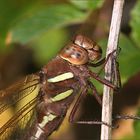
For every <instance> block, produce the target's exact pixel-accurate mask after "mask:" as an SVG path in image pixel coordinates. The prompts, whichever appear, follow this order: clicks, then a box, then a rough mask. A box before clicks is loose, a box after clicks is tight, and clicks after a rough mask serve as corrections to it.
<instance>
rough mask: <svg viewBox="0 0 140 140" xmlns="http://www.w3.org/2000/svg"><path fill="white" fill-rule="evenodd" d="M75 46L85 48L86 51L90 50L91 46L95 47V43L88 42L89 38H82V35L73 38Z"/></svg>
mask: <svg viewBox="0 0 140 140" xmlns="http://www.w3.org/2000/svg"><path fill="white" fill-rule="evenodd" d="M74 43H75V44H77V45H79V46H80V47H83V48H85V49H86V50H88V49H92V48H93V46H95V44H96V43H95V42H93V41H92V40H90V39H89V38H87V37H85V36H83V35H77V36H76V37H75V41H74Z"/></svg>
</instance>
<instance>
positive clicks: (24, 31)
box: [12, 4, 86, 43]
mask: <svg viewBox="0 0 140 140" xmlns="http://www.w3.org/2000/svg"><path fill="white" fill-rule="evenodd" d="M85 16H86V13H85V12H81V11H79V10H78V9H76V8H75V7H73V6H71V5H68V4H61V5H53V6H49V7H47V8H46V7H45V8H42V9H41V10H39V11H36V12H33V13H30V15H29V16H28V17H24V19H22V20H21V21H19V22H18V23H17V25H16V27H15V28H13V29H12V38H13V42H21V43H27V42H29V41H31V40H32V39H34V38H36V37H39V36H40V35H41V34H42V33H45V32H47V31H48V30H50V29H54V28H60V27H62V26H66V25H68V24H72V23H76V22H81V21H82V20H84V18H85Z"/></svg>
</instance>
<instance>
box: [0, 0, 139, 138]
mask: <svg viewBox="0 0 140 140" xmlns="http://www.w3.org/2000/svg"><path fill="white" fill-rule="evenodd" d="M112 5H113V1H112V0H30V1H28V0H0V88H4V87H6V86H7V85H9V84H11V83H12V82H13V81H15V80H16V79H19V78H20V77H22V76H24V75H27V74H30V73H34V72H36V71H39V70H40V69H41V67H42V66H43V65H45V64H47V62H48V61H50V60H51V59H52V58H53V57H55V56H56V54H57V53H58V52H59V51H60V50H61V48H62V47H64V46H65V45H66V44H67V42H69V41H71V40H72V39H73V38H74V36H75V35H76V34H78V33H81V34H84V35H87V36H88V37H90V38H91V39H93V40H95V41H96V42H98V44H100V45H101V46H102V49H103V51H104V53H103V55H104V54H105V50H106V42H107V38H108V33H109V25H110V19H111V12H112ZM139 11H140V0H137V1H136V0H133V1H130V0H126V3H125V6H124V14H123V17H122V26H121V33H120V40H119V47H120V48H121V52H120V55H119V65H120V72H121V80H122V84H123V87H122V91H121V93H120V94H119V95H115V96H116V97H114V110H115V112H117V113H123V108H124V109H126V110H127V109H128V108H133V109H132V113H136V112H138V107H139V105H138V102H139V95H140V43H139V40H140V28H139V26H140V12H139ZM86 19H87V20H86ZM97 86H98V85H97ZM100 88H101V87H99V91H101V89H100ZM89 96H90V95H89ZM87 98H88V97H87ZM89 98H90V99H91V97H89ZM90 99H89V100H90ZM87 100H88V99H87ZM85 102H86V101H85ZM87 102H88V101H87ZM92 107H93V114H94V113H95V112H94V106H93V105H92V104H91V105H89V106H88V108H92ZM86 110H87V109H86ZM133 110H135V111H133ZM99 111H100V110H99ZM124 112H125V111H124ZM89 113H91V112H89ZM125 113H126V114H131V111H130V112H125ZM84 114H86V113H84ZM91 114H92V113H91ZM95 114H96V113H95ZM95 114H94V115H95ZM99 114H100V113H99ZM123 114H124V113H123ZM94 115H93V116H94ZM93 116H92V118H93ZM95 116H96V115H95ZM97 116H98V112H97ZM134 124H135V125H134V126H135V127H134V129H133V128H132V126H133V125H131V128H130V130H132V131H131V133H130V132H128V133H124V134H121V132H122V130H121V126H120V128H119V129H118V130H114V132H113V139H128V134H130V136H129V139H130V138H131V139H132V140H133V139H140V133H139V129H140V121H137V122H135V123H134ZM123 126H125V125H123ZM80 127H81V126H80ZM82 127H84V126H82ZM87 127H88V126H86V128H87ZM95 127H98V126H95ZM98 128H99V127H98ZM123 129H126V128H125V127H124V128H123ZM80 130H81V128H80ZM119 131H120V134H118V133H119ZM69 132H70V131H69ZM92 132H93V129H92V127H91V133H92ZM62 133H63V132H62ZM75 133H78V132H75ZM79 135H81V137H80V136H79V137H78V136H77V137H78V138H83V139H84V136H83V134H79ZM88 135H89V134H88ZM92 135H93V133H92V134H90V136H91V137H92ZM125 135H126V136H127V137H126V136H125ZM94 136H95V138H97V139H98V138H99V132H97V134H96V131H95V134H94ZM94 136H93V137H94ZM85 137H86V138H87V137H88V136H85ZM91 137H88V138H87V139H90V138H91ZM125 137H126V138H125ZM74 138H75V137H74ZM74 138H73V140H74ZM78 138H77V139H78ZM75 139H76V138H75ZM61 140H62V139H61ZM81 140H82V139H81Z"/></svg>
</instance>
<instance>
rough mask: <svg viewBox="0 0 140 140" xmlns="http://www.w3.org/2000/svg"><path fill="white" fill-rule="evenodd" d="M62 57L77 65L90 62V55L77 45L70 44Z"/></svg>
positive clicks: (61, 54) (62, 52) (62, 53)
mask: <svg viewBox="0 0 140 140" xmlns="http://www.w3.org/2000/svg"><path fill="white" fill-rule="evenodd" d="M60 57H61V58H63V59H65V60H67V61H69V62H70V63H72V64H75V65H82V64H85V63H87V62H88V53H87V51H86V50H84V49H83V48H81V47H79V46H78V45H76V44H69V45H68V46H67V47H66V48H64V49H63V50H62V51H61V53H60Z"/></svg>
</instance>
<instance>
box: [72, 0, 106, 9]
mask: <svg viewBox="0 0 140 140" xmlns="http://www.w3.org/2000/svg"><path fill="white" fill-rule="evenodd" d="M70 2H71V3H72V4H73V5H75V6H76V7H78V8H79V9H84V10H86V9H96V8H99V7H101V6H102V4H103V2H104V0H70Z"/></svg>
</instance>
